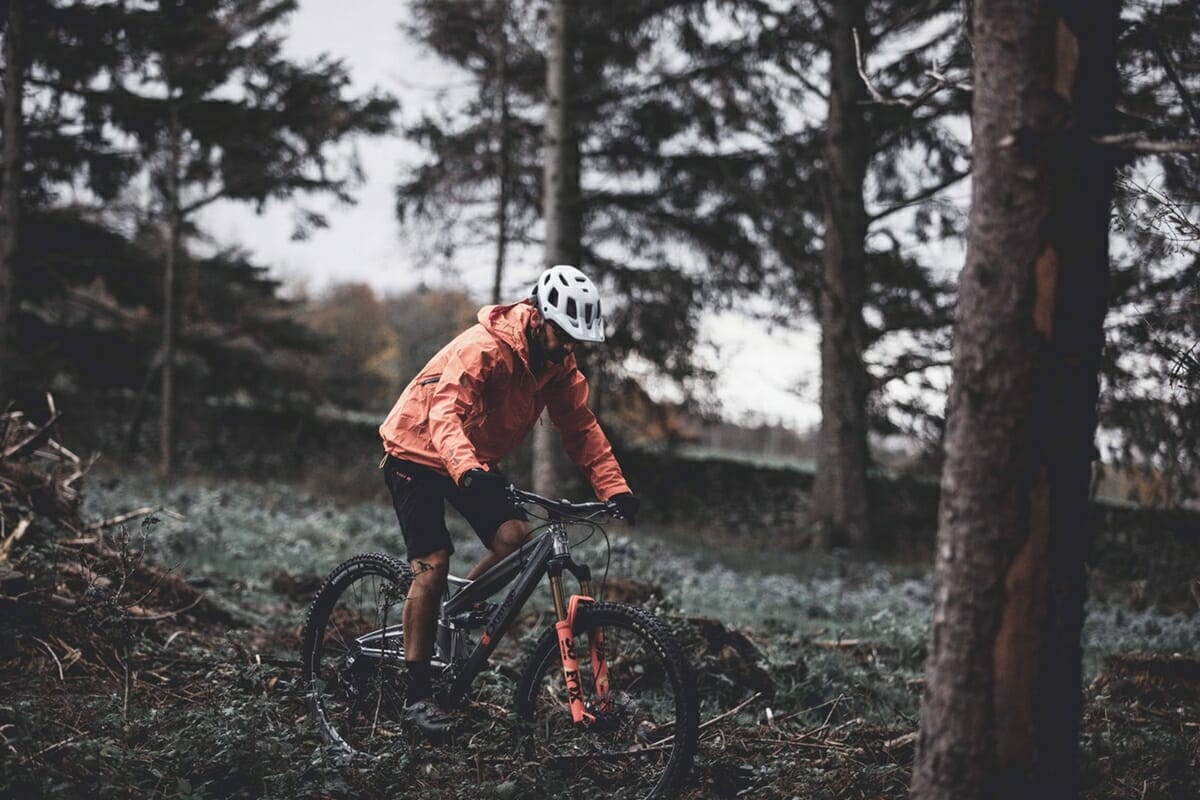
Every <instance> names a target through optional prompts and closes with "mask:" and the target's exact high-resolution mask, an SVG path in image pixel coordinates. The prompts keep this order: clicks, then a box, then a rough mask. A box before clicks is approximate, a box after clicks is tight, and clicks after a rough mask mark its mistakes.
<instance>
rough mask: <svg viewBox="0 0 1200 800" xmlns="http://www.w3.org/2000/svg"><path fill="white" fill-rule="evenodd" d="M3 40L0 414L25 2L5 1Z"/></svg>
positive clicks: (13, 299) (17, 183) (6, 364)
mask: <svg viewBox="0 0 1200 800" xmlns="http://www.w3.org/2000/svg"><path fill="white" fill-rule="evenodd" d="M6 25H7V31H6V32H5V35H4V189H3V194H2V196H0V205H2V206H3V208H0V214H3V216H4V231H3V233H2V234H0V408H2V407H3V405H4V404H6V403H7V402H8V401H9V400H11V399H12V398H13V396H14V394H15V393H16V389H17V386H16V380H15V376H14V373H15V370H16V362H17V358H18V351H17V319H16V317H17V310H18V303H17V259H18V257H19V250H20V243H21V186H22V182H23V181H22V177H23V175H22V173H23V171H24V166H25V158H24V144H25V141H24V140H25V117H24V112H23V107H22V106H23V100H24V97H25V33H26V31H25V27H26V26H25V0H9V4H8V16H7V20H6Z"/></svg>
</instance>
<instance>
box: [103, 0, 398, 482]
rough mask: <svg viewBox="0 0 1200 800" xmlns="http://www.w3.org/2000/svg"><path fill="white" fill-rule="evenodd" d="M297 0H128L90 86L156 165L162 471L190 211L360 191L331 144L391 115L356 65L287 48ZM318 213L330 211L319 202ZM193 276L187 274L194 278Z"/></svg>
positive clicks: (385, 122)
mask: <svg viewBox="0 0 1200 800" xmlns="http://www.w3.org/2000/svg"><path fill="white" fill-rule="evenodd" d="M295 7H296V4H295V2H294V1H293V0H198V1H192V0H188V2H184V1H183V0H159V2H140V3H133V4H121V6H120V9H119V10H120V12H121V15H120V17H119V19H118V21H117V25H119V27H120V30H121V32H122V36H121V37H120V38H119V40H118V41H117V46H119V47H121V48H123V49H122V51H121V56H122V58H121V60H120V61H119V62H118V63H116V64H114V66H113V68H112V69H111V71H110V73H109V75H108V78H109V81H108V85H107V86H104V87H101V88H100V89H98V90H85V92H88V93H90V94H91V95H92V96H93V97H97V96H99V97H101V98H102V99H103V100H104V101H105V102H106V104H107V106H106V113H107V121H108V122H109V123H110V124H111V125H113V126H115V127H117V128H119V129H120V130H121V131H123V132H124V133H126V134H128V135H130V136H132V137H133V138H134V139H135V140H136V143H137V148H138V150H139V151H140V154H141V156H142V158H143V160H144V162H145V163H147V164H149V165H151V166H150V169H151V172H152V181H153V185H154V188H155V194H156V198H157V209H158V210H157V217H158V219H159V220H160V222H161V224H162V226H163V230H164V235H163V239H164V249H165V254H164V281H163V293H164V294H163V304H162V309H163V312H162V323H163V337H162V350H161V375H162V390H161V397H160V401H161V435H160V440H161V456H160V471H161V472H162V473H163V474H170V472H171V469H172V451H173V435H172V428H173V424H174V414H175V392H176V380H175V348H176V334H177V330H178V326H179V319H178V316H179V314H178V299H179V298H178V291H179V288H178V284H179V282H180V279H181V278H182V277H184V276H183V275H182V274H181V270H182V269H183V267H184V266H185V265H186V246H185V241H184V240H185V237H186V235H187V230H188V221H189V220H190V219H191V218H192V217H193V216H194V215H195V214H196V212H198V211H200V210H201V209H203V208H205V207H207V206H208V205H210V204H212V203H215V202H217V201H221V200H235V201H245V202H250V203H254V204H256V205H257V206H258V207H262V205H263V204H265V203H266V202H267V201H268V200H269V199H278V198H285V197H291V196H293V195H295V194H302V193H313V192H326V193H332V194H334V195H335V196H337V197H338V198H339V199H342V200H344V201H350V200H351V199H352V198H351V197H350V195H349V188H350V187H351V186H352V184H353V183H354V181H355V180H356V179H357V178H359V177H360V176H359V173H358V169H357V166H356V165H354V164H353V163H339V162H338V160H337V158H336V152H335V150H334V149H333V148H334V147H335V146H336V145H337V144H338V143H340V142H343V141H345V140H346V139H347V138H348V137H351V136H354V135H358V134H379V133H383V132H386V131H387V130H388V129H389V127H390V115H391V113H392V111H393V110H394V108H395V103H394V101H393V100H391V99H390V98H388V97H385V96H381V95H377V94H372V95H368V96H365V97H360V98H350V97H346V96H345V88H346V86H347V84H348V82H349V78H348V76H347V74H346V70H345V67H344V66H343V65H342V64H340V63H339V62H336V61H331V60H329V59H327V58H321V59H318V60H317V61H316V62H314V63H311V64H296V63H293V62H290V61H288V60H287V59H286V58H284V57H283V55H282V47H281V43H282V39H281V37H282V25H283V23H284V22H285V20H286V18H287V16H288V15H289V14H291V13H292V12H293V11H294V10H295ZM305 221H306V222H307V223H308V224H315V225H320V224H323V220H322V219H321V217H320V216H319V215H316V214H312V213H307V212H306V216H305ZM185 282H186V281H185Z"/></svg>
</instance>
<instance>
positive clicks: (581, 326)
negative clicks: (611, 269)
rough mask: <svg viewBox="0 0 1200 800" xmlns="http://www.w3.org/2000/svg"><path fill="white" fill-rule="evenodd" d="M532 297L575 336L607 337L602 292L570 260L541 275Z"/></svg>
mask: <svg viewBox="0 0 1200 800" xmlns="http://www.w3.org/2000/svg"><path fill="white" fill-rule="evenodd" d="M529 297H530V300H532V301H533V305H534V307H535V308H536V309H537V310H538V311H540V312H542V316H543V317H545V318H546V319H548V320H551V321H553V322H555V323H557V324H558V326H559V327H560V328H562V329H563V330H564V331H565V332H566V333H567V335H568V336H570V337H571V338H572V339H575V340H576V341H580V342H603V341H604V317H603V316H602V315H601V313H600V292H598V291H597V290H596V284H594V283H592V282H591V280H589V279H588V277H587V276H586V275H584V274H583V273H582V272H580V271H579V270H577V269H575V267H572V266H569V265H567V264H557V265H555V266H553V267H550V268H549V269H547V270H546V271H545V272H543V273H542V276H541V277H540V278H538V279H537V283H535V284H534V285H533V292H532V293H531V294H530V296H529Z"/></svg>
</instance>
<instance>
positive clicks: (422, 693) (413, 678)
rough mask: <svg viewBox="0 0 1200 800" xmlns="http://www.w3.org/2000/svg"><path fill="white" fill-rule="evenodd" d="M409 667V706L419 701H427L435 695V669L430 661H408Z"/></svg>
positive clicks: (407, 700)
mask: <svg viewBox="0 0 1200 800" xmlns="http://www.w3.org/2000/svg"><path fill="white" fill-rule="evenodd" d="M405 666H407V667H408V696H407V699H406V702H407V703H408V704H409V705H412V704H413V703H415V702H417V701H418V700H425V699H427V698H429V697H431V696H432V695H433V668H432V667H430V666H429V661H427V660H426V661H407V662H405Z"/></svg>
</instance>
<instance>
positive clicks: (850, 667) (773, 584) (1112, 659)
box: [0, 472, 1200, 800]
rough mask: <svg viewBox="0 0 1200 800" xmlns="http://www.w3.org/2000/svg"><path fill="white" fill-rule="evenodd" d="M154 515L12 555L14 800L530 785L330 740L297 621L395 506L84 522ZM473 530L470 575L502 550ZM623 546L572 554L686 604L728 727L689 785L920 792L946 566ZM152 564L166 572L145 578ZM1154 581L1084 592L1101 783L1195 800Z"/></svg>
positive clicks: (1182, 661) (283, 500) (267, 500)
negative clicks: (1140, 588)
mask: <svg viewBox="0 0 1200 800" xmlns="http://www.w3.org/2000/svg"><path fill="white" fill-rule="evenodd" d="M139 507H153V508H156V509H157V508H162V509H164V510H163V511H159V512H157V513H155V514H154V515H153V516H152V517H142V518H141V520H140V521H137V520H134V521H130V522H129V523H127V524H126V525H124V526H113V527H110V528H108V529H106V531H105V532H104V533H103V534H90V535H88V536H82V537H75V538H60V539H58V540H54V541H49V542H44V543H43V544H42V545H41V546H39V547H37V548H29V549H27V550H26V551H25V553H24V555H22V556H21V558H20V559H19V560H18V561H17V562H16V563H15V564H14V567H15V568H16V569H17V570H18V571H19V572H20V573H21V575H22V577H21V583H19V584H18V583H14V582H12V581H10V582H9V583H6V584H4V587H5V588H4V591H3V592H0V594H2V595H6V598H5V603H6V605H4V608H3V610H4V615H3V616H0V684H2V685H3V686H4V691H3V694H2V695H0V797H12V798H26V797H29V798H38V797H50V796H54V797H59V798H73V797H89V798H107V797H138V798H141V797H163V798H225V797H272V798H305V797H311V798H357V797H370V798H374V797H379V798H384V797H400V798H404V797H414V798H415V797H422V798H432V799H434V800H441V799H447V800H448V798H490V797H500V798H506V797H507V798H511V797H533V796H534V794H533V790H532V786H533V783H532V781H533V778H532V777H531V776H530V774H529V769H528V765H523V764H521V763H520V760H519V759H514V758H512V757H511V755H512V753H511V750H512V748H511V744H510V743H509V741H508V739H507V738H505V737H494V738H493V739H487V738H486V737H483V738H480V737H476V738H474V739H472V740H471V741H469V742H466V743H462V744H456V745H453V746H450V747H445V748H433V747H430V746H427V745H422V746H418V747H414V748H410V749H409V750H408V751H406V752H403V753H402V754H400V755H398V756H397V758H396V759H394V760H391V761H387V762H385V763H373V764H359V763H352V764H347V763H344V762H343V761H342V760H341V759H339V758H337V757H336V756H334V755H333V754H332V753H330V752H329V751H327V750H325V749H324V748H322V746H321V744H320V739H319V737H318V735H317V732H316V729H315V726H314V725H313V723H312V719H311V718H310V717H309V715H308V709H307V707H306V705H305V703H304V702H303V699H302V697H301V695H300V692H299V688H298V683H299V681H298V672H299V663H298V658H299V646H300V630H301V626H302V624H303V620H304V614H305V611H306V608H307V605H308V603H309V601H310V599H311V597H312V592H313V591H314V590H315V589H316V588H317V586H318V585H319V583H320V580H321V577H320V576H322V575H324V574H325V573H327V572H328V571H329V570H330V569H331V568H332V567H333V566H334V565H336V564H337V563H338V562H339V561H341V560H342V559H344V558H347V557H349V556H351V555H353V554H355V553H359V552H364V551H372V550H378V551H383V552H390V553H393V554H399V553H401V552H402V545H401V543H400V541H399V536H398V530H397V528H396V524H395V519H394V517H393V515H392V511H391V508H390V506H389V505H388V504H387V503H386V502H385V501H384V498H383V497H381V498H380V500H379V502H377V503H372V504H357V505H346V504H338V503H335V502H333V501H330V500H328V499H325V498H321V497H317V496H312V495H308V494H305V493H303V492H301V491H299V490H297V489H296V488H295V487H291V486H285V485H269V484H250V483H245V482H218V481H215V480H200V479H192V480H188V481H184V482H181V483H179V484H177V485H175V486H174V487H171V488H169V489H163V488H161V487H160V486H159V485H158V484H156V483H155V482H154V481H152V480H149V479H147V478H143V477H140V476H137V475H127V474H120V473H117V472H108V473H97V474H94V475H93V476H91V477H90V483H89V486H88V490H87V501H86V504H85V507H84V511H85V516H86V517H87V518H88V519H92V520H100V519H108V518H111V517H113V516H115V515H117V514H120V513H122V512H127V511H130V510H132V509H136V508H139ZM452 531H453V533H454V535H455V543H456V547H457V554H456V556H455V561H454V564H455V567H456V570H455V571H462V572H465V568H466V565H469V564H471V563H473V561H474V559H475V558H477V557H478V556H479V555H480V554H481V553H482V548H481V546H480V545H479V543H478V542H477V541H476V540H475V539H474V537H473V536H471V535H470V534H468V533H467V531H466V529H465V526H454V525H452ZM609 534H610V538H609V544H607V545H606V543H605V541H604V540H603V539H601V538H599V537H593V538H592V539H591V540H589V541H587V542H584V543H582V544H580V545H579V546H578V547H577V548H576V549H575V553H576V555H577V557H578V558H580V560H582V561H584V562H586V563H590V564H591V565H592V566H593V568H594V569H596V571H597V573H598V574H599V573H600V572H601V571H603V569H604V566H605V564H606V562H607V563H608V574H609V576H610V577H611V578H612V579H614V580H612V581H611V583H612V585H613V586H614V588H616V587H620V588H622V590H623V591H625V592H627V593H629V592H632V593H633V594H634V595H636V597H635V598H634V599H636V600H638V601H639V602H642V603H644V604H646V605H649V606H650V607H651V608H652V610H654V611H655V613H657V614H659V615H661V616H663V617H665V618H667V619H668V620H669V622H670V624H671V625H672V627H673V628H675V629H676V630H677V632H679V633H680V635H681V638H682V639H683V641H684V643H685V645H686V648H687V650H688V652H689V655H690V657H691V659H692V661H693V663H694V665H695V666H696V668H697V673H698V679H699V682H700V684H701V689H702V692H701V696H702V698H703V707H702V712H701V721H702V722H706V723H708V724H706V725H705V727H704V728H703V730H702V736H701V744H700V749H699V752H698V755H697V759H696V767H695V769H694V771H693V775H692V779H691V782H690V785H689V789H688V790H687V795H686V796H687V797H689V798H725V797H754V798H783V799H784V800H789V799H790V798H828V797H837V798H876V797H897V798H898V797H904V796H905V795H906V792H907V784H908V779H909V772H910V769H911V762H912V755H913V745H914V741H915V729H916V721H917V714H918V710H919V704H920V695H921V691H922V670H923V662H924V655H925V637H926V625H927V623H928V619H929V615H930V611H931V608H932V582H931V578H930V575H929V572H928V569H927V568H925V567H924V566H919V565H912V564H887V563H877V562H862V561H856V560H851V559H847V558H836V557H814V556H811V555H808V554H787V553H782V554H781V553H770V554H764V553H762V552H742V551H739V550H737V549H736V548H733V547H730V548H723V549H722V548H714V547H712V546H711V545H705V546H704V547H703V548H700V547H697V546H696V543H695V542H694V541H692V540H690V539H689V538H688V537H686V536H683V535H681V534H679V533H678V532H668V531H659V530H654V529H653V527H652V526H639V527H638V528H636V529H628V528H625V527H624V526H623V525H621V524H619V523H618V524H614V525H613V526H612V527H611V528H610V531H609ZM147 563H154V564H157V565H161V566H163V567H167V568H169V569H170V570H171V574H172V577H171V579H170V581H166V582H160V583H158V584H147V582H146V567H145V565H146V564H147ZM618 578H619V579H623V580H616V579H618ZM21 586H23V587H24V589H23V591H18V590H17V589H14V588H13V587H18V588H19V587H21ZM1093 588H1094V589H1095V587H1093ZM197 592H199V593H197ZM1136 595H1137V592H1136V591H1135V590H1134V589H1131V588H1130V587H1120V586H1106V587H1103V591H1102V592H1096V591H1094V592H1093V598H1092V599H1091V600H1090V601H1089V606H1088V613H1087V623H1086V626H1085V631H1084V646H1085V665H1084V666H1085V673H1086V675H1085V685H1086V687H1087V688H1086V690H1085V698H1084V701H1085V712H1084V719H1083V734H1082V739H1081V742H1082V747H1081V758H1082V779H1083V783H1084V794H1085V796H1086V797H1089V798H1159V797H1162V798H1194V797H1200V661H1197V660H1196V658H1195V656H1196V654H1197V653H1198V652H1200V647H1198V645H1200V614H1197V609H1196V608H1194V607H1193V608H1190V609H1188V608H1175V609H1163V608H1153V607H1149V608H1145V607H1141V606H1142V605H1143V604H1142V603H1140V602H1139V601H1138V598H1137V596H1136ZM48 599H49V600H54V601H55V602H56V603H57V607H55V606H54V605H53V604H52V603H48V602H46V601H47V600H48ZM34 600H37V603H36V604H32V601H34ZM546 604H547V598H546V597H545V596H543V595H535V596H534V598H533V600H532V601H531V602H530V604H529V606H527V609H526V610H527V612H528V613H527V615H526V617H525V618H524V619H523V624H522V625H520V626H518V630H517V631H516V632H515V635H514V636H513V637H511V639H512V641H511V642H510V646H508V647H506V648H504V649H502V650H501V651H499V652H498V655H497V656H496V657H495V658H494V659H493V663H494V665H495V667H496V669H495V670H494V673H495V675H494V678H492V679H489V680H487V681H484V684H485V685H484V686H483V687H482V688H481V692H482V695H481V696H482V697H484V698H485V699H487V700H488V701H489V702H494V703H496V704H504V703H505V702H506V699H505V698H506V697H507V696H508V694H510V693H511V684H512V675H513V674H515V670H516V669H517V668H519V666H520V662H519V655H520V653H521V652H522V650H523V648H524V647H525V646H527V645H528V643H529V642H530V641H532V639H533V638H534V637H536V635H537V634H538V633H539V628H540V624H539V623H538V621H539V619H540V620H541V621H542V622H544V620H545V615H544V614H542V613H541V612H540V611H539V609H540V608H541V607H542V606H544V605H546ZM31 609H32V610H31ZM734 709H737V710H736V711H735V712H734V713H729V712H730V711H733V710H734Z"/></svg>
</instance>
